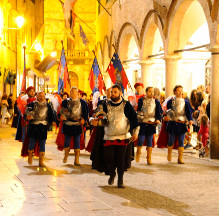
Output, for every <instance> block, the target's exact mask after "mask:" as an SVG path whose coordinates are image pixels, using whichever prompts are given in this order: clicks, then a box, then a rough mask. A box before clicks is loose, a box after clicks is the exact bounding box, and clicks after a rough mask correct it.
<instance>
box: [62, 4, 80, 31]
mask: <svg viewBox="0 0 219 216" xmlns="http://www.w3.org/2000/svg"><path fill="white" fill-rule="evenodd" d="M76 1H77V0H65V2H64V6H63V12H64V18H65V25H66V28H69V27H70V19H71V16H72V14H71V13H70V14H69V12H70V11H71V10H72V8H73V7H74V5H75V3H76Z"/></svg>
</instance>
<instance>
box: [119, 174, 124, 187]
mask: <svg viewBox="0 0 219 216" xmlns="http://www.w3.org/2000/svg"><path fill="white" fill-rule="evenodd" d="M118 188H125V186H124V185H123V175H118Z"/></svg>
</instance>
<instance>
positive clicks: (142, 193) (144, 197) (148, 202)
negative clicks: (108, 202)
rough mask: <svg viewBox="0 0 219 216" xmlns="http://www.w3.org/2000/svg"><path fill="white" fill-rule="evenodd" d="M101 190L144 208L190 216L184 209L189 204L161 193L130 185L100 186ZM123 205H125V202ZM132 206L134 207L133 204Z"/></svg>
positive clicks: (179, 215)
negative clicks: (121, 187) (119, 186)
mask: <svg viewBox="0 0 219 216" xmlns="http://www.w3.org/2000/svg"><path fill="white" fill-rule="evenodd" d="M100 188H101V189H102V191H103V192H105V193H109V194H113V195H117V196H120V197H122V198H124V199H128V200H130V201H131V202H133V203H135V204H138V205H140V206H142V207H143V208H145V209H149V208H154V209H164V210H166V211H168V212H169V213H171V214H174V215H178V216H191V214H190V213H188V212H186V211H185V210H184V209H187V208H189V206H188V205H187V204H185V203H183V202H179V201H174V200H172V199H170V198H168V197H165V196H163V195H161V194H158V193H155V192H152V191H147V190H139V189H136V188H132V187H125V188H124V189H119V188H116V187H111V186H100ZM123 205H125V206H127V204H126V203H123ZM133 207H135V206H134V205H133Z"/></svg>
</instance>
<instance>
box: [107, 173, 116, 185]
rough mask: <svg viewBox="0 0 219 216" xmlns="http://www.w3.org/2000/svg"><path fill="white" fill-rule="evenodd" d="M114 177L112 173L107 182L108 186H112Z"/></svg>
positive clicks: (114, 174)
mask: <svg viewBox="0 0 219 216" xmlns="http://www.w3.org/2000/svg"><path fill="white" fill-rule="evenodd" d="M115 177H116V172H114V173H113V174H110V177H109V180H108V184H109V185H112V184H113V183H114V179H115Z"/></svg>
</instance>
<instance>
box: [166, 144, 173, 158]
mask: <svg viewBox="0 0 219 216" xmlns="http://www.w3.org/2000/svg"><path fill="white" fill-rule="evenodd" d="M167 148H168V155H167V160H168V161H171V160H172V148H173V146H167Z"/></svg>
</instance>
